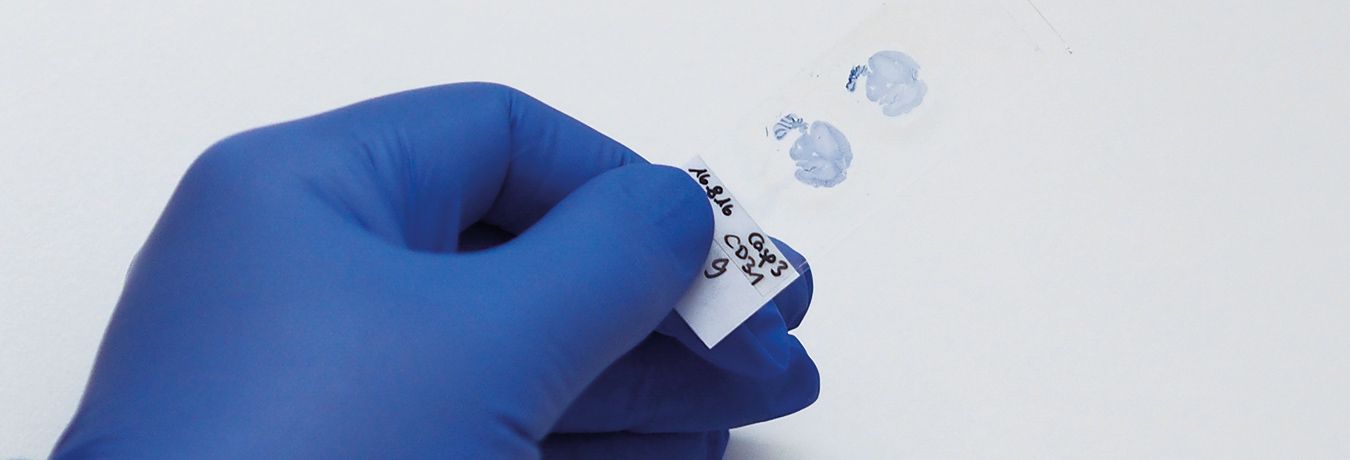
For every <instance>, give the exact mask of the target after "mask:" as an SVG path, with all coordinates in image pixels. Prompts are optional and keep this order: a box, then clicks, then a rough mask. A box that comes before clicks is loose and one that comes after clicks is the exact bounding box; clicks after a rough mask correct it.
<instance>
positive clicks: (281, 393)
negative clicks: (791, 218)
mask: <svg viewBox="0 0 1350 460" xmlns="http://www.w3.org/2000/svg"><path fill="white" fill-rule="evenodd" d="M711 231H712V217H711V209H710V206H709V204H708V201H707V199H706V196H705V195H704V194H703V192H702V190H700V189H699V187H698V186H697V185H696V184H695V182H693V181H692V180H690V179H689V178H688V177H687V176H685V174H684V173H683V172H681V171H679V170H676V169H673V168H669V167H663V166H652V165H648V164H647V163H646V162H645V161H644V160H642V158H640V157H638V156H637V155H636V154H634V153H633V152H632V151H630V150H628V149H627V148H625V147H623V146H622V145H619V144H618V143H616V142H614V141H613V140H610V139H608V138H606V137H605V136H603V135H601V134H599V133H597V132H595V131H593V130H591V129H590V128H588V127H586V126H585V125H583V124H581V123H580V122H577V121H576V120H573V119H571V118H568V117H567V116H565V115H563V114H561V113H559V112H557V111H556V110H553V109H552V108H550V107H548V106H546V105H544V104H542V103H540V102H538V101H536V100H534V99H531V98H530V97H528V96H525V95H523V94H521V93H519V92H516V91H514V90H511V89H509V88H505V87H501V86H496V85H489V84H460V85H449V86H440V87H434V88H427V89H422V90H416V91H410V92H405V93H400V94H395V95H391V96H386V97H382V98H378V99H374V100H371V101H367V102H363V103H360V104H356V105H353V106H350V107H346V108H342V109H339V110H336V111H333V112H329V113H325V114H321V115H317V116H313V117H310V118H305V119H301V120H296V121H292V122H288V123H283V124H280V125H275V126H270V127H265V128H261V129H257V130H253V131H249V132H246V133H242V134H239V135H236V136H232V137H230V138H229V139H226V140H224V141H222V142H220V143H218V144H217V145H215V146H213V147H211V148H210V149H209V150H208V151H207V152H206V153H205V154H203V155H202V156H201V158H199V159H198V160H197V161H196V162H195V163H194V164H193V166H192V167H191V168H190V170H189V171H188V172H187V174H186V176H185V177H184V178H183V180H182V183H181V184H180V185H179V187H178V190H177V191H176V193H175V194H174V196H173V199H172V200H171V201H170V203H169V205H168V208H167V209H166V210H165V211H164V215H163V216H162V218H161V219H160V221H159V223H158V225H157V226H156V227H155V230H154V232H153V233H152V234H151V235H150V238H149V240H148V241H147V242H146V245H145V247H144V248H143V249H142V250H141V252H140V254H139V255H138V256H137V258H136V261H135V262H134V263H133V265H132V268H131V271H130V273H129V274H128V279H127V283H126V287H125V291H124V292H123V294H122V298H121V300H120V301H119V303H118V306H117V310H116V312H115V313H114V315H113V318H112V321H111V324H110V325H109V326H108V331H107V335H106V337H105V338H104V341H103V345H102V348H101V349H100V350H99V354H98V361H97V363H96V365H95V367H94V373H93V376H92V377H91V379H90V382H89V386H88V388H87V389H86V392H85V395H84V399H83V401H82V402H81V404H80V407H79V410H78V413H77V414H76V415H75V418H74V420H73V421H72V422H71V424H70V427H69V428H67V430H66V432H65V434H64V435H63V436H62V438H61V440H60V442H59V443H58V445H57V446H56V449H55V451H54V453H53V454H54V456H56V457H67V458H68V457H100V458H102V457H114V458H116V457H123V458H156V457H166V458H202V457H208V458H371V457H380V458H411V457H436V458H500V457H509V458H516V457H534V456H538V455H540V454H541V453H542V454H543V455H544V456H547V457H584V458H632V457H640V458H644V457H669V458H704V457H712V458H716V457H720V456H721V454H722V452H723V450H724V449H725V447H726V441H727V431H726V430H727V429H728V428H731V427H736V426H741V425H745V424H749V423H754V422H757V421H762V420H767V419H770V418H774V417H778V416H782V415H784V414H788V413H791V412H794V411H797V410H799V409H801V408H803V407H805V406H807V405H808V404H810V403H811V402H812V401H813V400H814V399H815V397H816V393H817V389H818V376H817V374H816V369H815V367H814V365H813V364H812V362H811V360H810V359H809V358H808V357H807V355H806V352H805V350H804V349H803V348H802V346H801V344H800V343H799V342H798V341H797V340H796V339H795V338H793V337H791V336H789V335H788V333H787V331H788V329H790V328H792V327H795V326H796V325H797V324H798V322H800V320H801V317H802V315H804V314H805V312H806V308H807V304H808V303H809V301H810V297H811V285H810V284H811V283H810V279H809V277H803V279H802V280H800V281H798V282H796V283H794V284H793V285H792V286H791V287H790V288H788V289H787V290H786V291H784V292H783V293H782V294H781V295H779V296H778V298H776V299H775V301H774V302H772V303H770V304H769V305H767V306H765V307H764V308H763V309H761V310H760V311H759V312H758V313H757V314H756V315H755V316H754V317H753V318H751V320H750V321H748V322H747V323H746V324H745V325H743V326H742V327H741V328H739V329H737V330H736V332H734V333H733V334H732V335H731V336H730V337H728V338H727V339H726V340H725V341H724V342H722V343H721V344H719V345H718V346H717V347H715V348H714V349H712V350H708V349H706V348H705V347H704V346H703V345H702V344H701V343H700V342H699V341H698V339H697V338H695V337H694V336H693V334H692V332H690V330H689V328H688V326H686V325H685V324H684V322H683V321H682V320H680V318H679V317H678V316H676V315H674V314H673V313H672V311H671V307H672V306H673V304H674V303H675V301H676V300H677V299H678V298H679V297H680V295H681V294H682V293H683V292H684V291H685V289H686V288H687V287H688V286H689V284H690V283H691V282H692V281H693V279H694V278H695V276H698V274H699V273H700V269H701V267H700V265H701V263H702V262H703V258H704V257H705V256H706V254H707V248H708V245H709V244H710V242H711ZM516 235H519V236H516ZM784 250H785V251H787V252H788V253H789V255H790V256H791V257H792V258H793V259H794V262H798V263H800V262H801V258H800V256H799V255H797V254H796V253H793V252H791V251H790V250H789V249H787V248H786V247H784ZM808 273H809V272H808ZM654 331H655V333H654Z"/></svg>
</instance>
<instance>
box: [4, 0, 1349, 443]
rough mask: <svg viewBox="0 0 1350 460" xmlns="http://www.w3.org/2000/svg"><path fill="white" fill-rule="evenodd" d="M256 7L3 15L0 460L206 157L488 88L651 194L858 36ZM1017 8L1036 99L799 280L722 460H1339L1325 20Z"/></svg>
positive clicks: (766, 8)
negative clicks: (772, 402)
mask: <svg viewBox="0 0 1350 460" xmlns="http://www.w3.org/2000/svg"><path fill="white" fill-rule="evenodd" d="M935 1H936V0H935ZM277 3H280V2H264V1H248V2H216V3H206V2H156V3H154V4H152V3H151V2H78V3H76V2H36V1H6V2H3V3H0V457H7V456H21V457H40V456H44V455H45V454H46V452H47V450H48V449H49V447H50V444H51V443H52V442H53V441H54V439H55V437H56V436H57V435H58V434H59V432H60V430H61V429H62V428H63V427H64V424H65V422H66V421H67V419H68V417H69V416H70V415H71V413H72V411H73V410H74V407H75V404H76V402H77V400H78V397H79V394H80V391H81V388H82V387H83V384H84V381H85V378H86V376H87V372H88V370H89V367H90V365H91V363H92V359H93V353H94V352H95V350H96V347H97V344H98V341H99V338H100V335H101V333H102V330H103V327H104V324H105V322H106V321H107V318H108V315H109V314H110V313H111V310H112V307H113V305H114V303H115V301H116V298H117V295H118V293H119V291H120V285H121V281H122V276H123V274H124V271H125V268H126V266H127V264H128V263H129V261H130V260H131V257H132V255H133V254H134V252H135V251H136V249H137V248H138V247H139V245H140V244H141V243H142V241H143V240H144V238H145V236H146V234H147V233H148V231H149V229H150V227H151V225H152V224H153V223H154V221H155V219H156V217H157V215H158V213H159V211H160V210H161V208H162V207H163V205H164V203H165V201H166V200H167V198H168V196H169V194H170V193H171V192H172V190H173V186H174V184H175V183H176V181H177V179H178V177H179V176H180V174H181V173H182V171H183V170H184V168H185V167H186V166H187V165H188V163H189V162H190V161H191V160H192V159H193V158H194V157H195V156H196V155H197V154H198V153H199V152H200V151H201V150H202V149H203V148H205V147H206V146H207V145H209V144H210V143H211V142H212V141H214V140H217V139H219V138H221V137H223V136H225V135H227V134H230V133H232V132H235V131H239V130H242V129H246V128H249V127H253V126H257V125H262V124H267V123H271V122H276V121H280V120H283V119H287V118H293V117H298V116H303V115H307V114H311V113H314V112H317V111H321V110H325V109H328V108H332V107H335V106H338V105H342V104H346V103H349V102H354V101H357V100H361V99H365V98H367V97H371V96H375V95H379V94H382V93H387V92H393V91H397V90H402V89H407V88H412V87H418V86H425V85H430V84H436V83H443V82H453V81H462V80H493V81H500V82H504V83H508V84H511V85H514V86H517V87H520V88H522V89H524V90H526V91H527V92H530V93H532V94H533V95H535V96H537V97H539V98H541V99H543V100H545V101H547V102H549V103H551V104H553V105H555V106H556V107H559V108H560V109H562V110H564V111H566V112H569V113H571V114H573V115H574V116H576V117H578V118H580V119H582V120H583V121H586V122H587V123H589V124H591V125H592V126H595V127H596V128H598V129H600V130H601V131H604V132H606V133H607V134H609V135H611V136H612V137H615V138H616V139H618V140H620V141H621V142H624V143H626V144H628V145H629V146H631V147H633V148H634V149H635V150H637V151H638V152H640V153H642V154H643V155H645V156H647V157H648V158H650V159H653V160H656V161H661V162H667V163H676V162H679V161H682V160H683V159H684V158H687V157H688V156H689V155H691V154H692V153H697V152H698V151H699V149H700V148H702V146H704V145H706V142H707V141H708V140H711V139H715V138H717V137H718V136H719V130H721V131H725V130H726V127H727V126H732V124H733V123H734V122H735V121H736V120H737V118H738V117H739V116H740V115H742V114H744V111H743V110H742V108H745V107H749V106H751V105H752V104H754V103H755V102H756V101H759V100H762V99H764V98H766V97H769V96H771V95H773V94H774V91H775V88H776V86H777V85H778V84H779V82H781V81H783V80H784V79H786V78H787V77H788V76H789V75H790V74H791V73H792V72H793V71H794V70H795V69H797V68H798V67H800V66H801V65H803V64H805V63H806V62H807V61H808V60H810V59H812V58H814V57H815V56H816V55H817V54H819V53H820V52H823V51H824V50H826V49H827V48H828V47H829V46H830V45H831V43H832V42H833V41H834V40H835V39H837V38H839V37H842V36H843V35H844V34H846V33H847V32H848V31H849V30H850V28H851V27H852V26H853V25H855V24H856V23H857V22H859V21H861V20H862V19H863V18H864V16H865V15H866V14H867V13H868V12H869V11H870V10H871V9H872V8H873V7H874V6H876V5H877V3H876V2H868V1H846V2H839V1H833V2H789V1H773V2H769V1H760V2H737V3H734V4H730V5H728V4H722V2H711V1H707V2H693V3H687V2H679V4H646V3H643V2H617V1H615V2H594V3H586V4H567V5H562V4H554V3H542V2H541V3H539V4H532V3H520V2H490V4H489V2H480V3H475V4H458V5H457V4H444V5H438V4H434V3H433V2H414V3H398V2H379V5H373V4H372V5H363V4H358V3H357V2H325V3H322V4H320V3H319V2H314V4H312V5H309V6H298V5H279V4H277ZM963 3H964V4H967V5H969V6H971V7H972V8H974V9H983V8H988V9H989V11H991V12H993V13H991V14H1008V17H1009V21H1010V22H1009V23H1008V25H1007V29H1006V31H1007V33H1006V35H1007V36H1006V39H1007V41H1008V43H1009V45H1008V46H1026V47H1032V48H1034V47H1035V46H1036V43H1035V42H1033V41H1032V40H1033V39H1034V37H1035V35H1036V34H1035V33H1019V32H1017V30H1018V28H1017V25H1014V22H1013V21H1015V20H1014V17H1015V16H1016V15H1017V14H1020V13H1019V12H1016V11H1014V12H1009V11H1008V10H1007V9H1006V5H1008V4H1010V3H1015V2H1004V1H995V0H978V1H977V0H972V1H969V2H963ZM986 4H987V5H986ZM1037 5H1038V6H1039V7H1040V9H1041V10H1042V11H1043V12H1044V13H1045V14H1046V16H1047V17H1048V18H1049V19H1050V20H1051V21H1053V23H1054V24H1055V26H1056V27H1057V28H1058V29H1059V31H1060V32H1062V33H1063V35H1064V37H1065V39H1066V40H1067V41H1068V42H1069V44H1070V45H1071V46H1072V47H1073V49H1074V52H1075V53H1074V55H1073V56H1071V57H1067V58H1064V57H1062V56H1061V57H1056V58H1054V59H1055V62H1057V64H1056V65H1055V66H1053V67H1054V69H1055V72H1056V75H1057V76H1056V77H1054V78H1062V79H1063V82H1064V84H1063V85H1062V86H1063V87H1064V91H1063V93H1060V94H1057V95H1055V97H1047V98H1040V97H1021V96H1020V95H1018V94H1008V95H1007V96H1006V97H1007V98H1008V99H1000V100H996V101H991V105H992V106H997V107H1005V106H1012V105H1017V106H1020V107H1024V109H1025V110H1023V111H1020V112H1018V113H1008V114H1006V116H1007V119H1008V120H1009V123H1015V124H1017V125H1018V126H1022V127H1024V128H1025V129H1024V130H1023V132H1024V133H1025V134H1024V135H1018V136H1009V138H1008V139H1007V148H1006V149H1001V150H994V151H951V152H949V155H950V156H949V157H947V158H944V159H943V161H942V162H941V163H939V164H938V165H937V166H936V167H934V168H932V169H931V170H930V171H928V172H926V173H924V174H923V175H922V176H920V177H919V178H918V179H917V180H915V181H914V182H913V183H911V184H905V185H904V187H903V188H899V189H898V190H897V193H900V198H899V199H898V200H897V201H896V202H895V204H894V205H893V206H891V207H888V208H887V209H881V210H879V211H878V217H876V218H875V219H874V221H873V222H875V225H872V226H869V227H866V228H863V229H862V230H860V231H858V232H856V233H854V234H852V235H850V236H849V238H850V240H849V241H848V243H847V244H846V245H845V246H844V248H843V249H840V250H837V251H834V252H831V253H829V254H827V255H824V256H822V257H817V258H813V260H812V265H813V269H814V273H815V276H816V282H817V295H818V297H817V301H816V303H815V305H813V307H812V312H811V313H810V314H809V315H808V317H807V321H806V323H805V325H804V326H803V327H802V329H800V332H799V336H801V337H802V339H803V341H804V342H805V343H806V344H807V347H808V348H809V349H810V350H811V351H812V354H813V356H814V357H815V358H816V360H817V362H818V364H819V366H820V369H821V372H822V394H821V398H820V401H819V402H818V403H817V404H816V405H815V406H813V407H811V408H809V409H807V410H806V411H804V412H801V413H799V414H797V415H794V416H791V417H788V418H786V419H782V420H779V421H774V422H770V423H766V424H763V425H759V426H755V427H751V428H748V429H742V430H738V431H736V432H735V435H734V436H733V441H732V445H731V447H730V449H729V452H728V457H729V458H859V457H864V458H876V457H899V458H970V457H981V458H988V457H1021V458H1045V457H1058V458H1070V457H1072V458H1083V457H1107V458H1197V457H1204V458H1221V457H1222V458H1244V457H1262V458H1277V457H1304V458H1310V457H1312V458H1335V457H1339V458H1344V457H1347V456H1350V430H1347V427H1350V390H1347V389H1348V388H1350V357H1348V356H1347V350H1350V300H1347V299H1350V287H1347V284H1346V282H1345V280H1347V279H1350V243H1347V236H1346V235H1350V199H1347V195H1350V187H1347V186H1346V185H1345V180H1346V175H1347V172H1350V159H1347V152H1350V134H1348V133H1350V130H1347V129H1346V123H1347V121H1350V90H1347V89H1346V84H1347V82H1350V68H1348V67H1350V64H1348V63H1347V61H1348V60H1350V59H1347V57H1346V56H1350V32H1347V30H1348V29H1347V27H1346V23H1347V21H1350V6H1347V5H1348V4H1347V3H1346V2H1342V1H1322V2H1317V1H1302V2H1255V1H1181V0H1177V1H1173V2H1157V1H1144V2H1106V1H1074V2H1070V1H1063V0H1040V1H1038V2H1037ZM1021 17H1025V15H1022V16H1021ZM971 32H972V33H973V32H978V31H971ZM982 32H984V33H1003V32H997V31H995V32H990V31H982ZM1042 35H1043V34H1042ZM957 38H959V37H953V39H957ZM1019 44H1020V45H1019ZM1037 52H1038V53H1055V52H1058V50H1056V49H1054V48H1053V47H1042V49H1041V50H1040V51H1037ZM1047 56H1048V55H1047ZM1033 77H1034V76H1033ZM1014 78H1028V76H1026V75H1023V74H1020V73H1019V74H1018V75H1015V76H1014ZM1047 78H1048V77H1047ZM937 84H938V83H937V82H930V85H937ZM1012 86H1015V85H1012ZM934 91H937V87H936V86H934ZM935 100H936V99H935ZM1011 102H1016V103H1017V104H1011ZM971 135H972V136H980V135H981V133H971ZM770 231H772V230H771V229H770ZM808 256H810V254H808Z"/></svg>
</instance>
